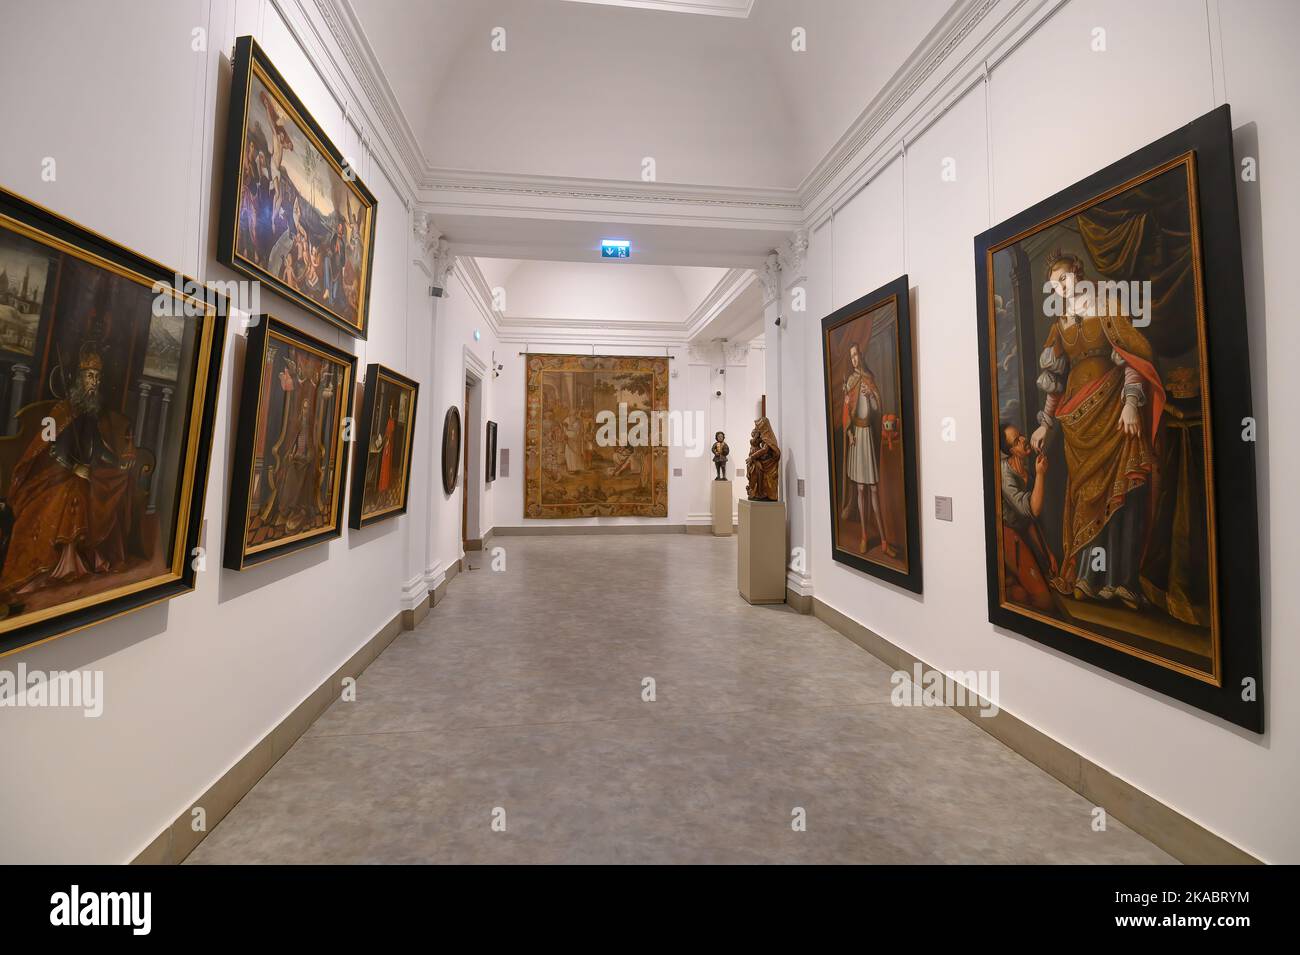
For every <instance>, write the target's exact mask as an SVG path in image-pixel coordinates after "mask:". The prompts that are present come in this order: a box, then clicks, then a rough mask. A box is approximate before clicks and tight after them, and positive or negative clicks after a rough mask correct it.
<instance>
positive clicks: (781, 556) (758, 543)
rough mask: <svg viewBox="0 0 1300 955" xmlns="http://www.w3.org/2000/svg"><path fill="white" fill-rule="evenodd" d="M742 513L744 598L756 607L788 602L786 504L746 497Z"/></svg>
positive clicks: (740, 551)
mask: <svg viewBox="0 0 1300 955" xmlns="http://www.w3.org/2000/svg"><path fill="white" fill-rule="evenodd" d="M727 483H730V482H727ZM738 514H739V522H738V524H739V534H738V537H739V539H738V541H737V551H738V554H737V557H736V568H737V577H738V581H739V584H740V596H742V597H744V598H745V599H746V600H747V601H749V602H750V603H752V604H779V603H785V504H783V503H782V502H780V501H751V500H749V499H748V498H744V499H743V500H741V502H740V506H739V508H738Z"/></svg>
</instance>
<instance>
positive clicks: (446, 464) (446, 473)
mask: <svg viewBox="0 0 1300 955" xmlns="http://www.w3.org/2000/svg"><path fill="white" fill-rule="evenodd" d="M463 440H464V433H463V430H462V428H461V424H460V408H458V407H456V406H455V405H452V406H451V407H450V408H448V409H447V413H446V414H445V415H444V416H443V419H442V490H443V493H445V494H447V495H450V494H452V492H454V491H455V490H456V479H457V478H458V477H459V476H460V448H461V441H463Z"/></svg>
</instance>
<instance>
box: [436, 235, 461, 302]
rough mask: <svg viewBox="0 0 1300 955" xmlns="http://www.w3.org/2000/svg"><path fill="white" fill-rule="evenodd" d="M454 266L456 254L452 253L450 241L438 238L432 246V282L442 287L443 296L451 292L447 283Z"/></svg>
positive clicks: (445, 296)
mask: <svg viewBox="0 0 1300 955" xmlns="http://www.w3.org/2000/svg"><path fill="white" fill-rule="evenodd" d="M455 267H456V256H455V255H453V254H452V251H451V243H450V242H448V241H447V240H446V239H439V240H438V244H437V245H436V246H435V247H434V255H433V283H434V284H435V285H437V286H438V287H439V288H440V289H442V297H443V298H447V297H448V296H449V295H450V294H451V288H450V286H449V285H448V284H447V283H448V282H450V281H451V272H452V269H454V268H455Z"/></svg>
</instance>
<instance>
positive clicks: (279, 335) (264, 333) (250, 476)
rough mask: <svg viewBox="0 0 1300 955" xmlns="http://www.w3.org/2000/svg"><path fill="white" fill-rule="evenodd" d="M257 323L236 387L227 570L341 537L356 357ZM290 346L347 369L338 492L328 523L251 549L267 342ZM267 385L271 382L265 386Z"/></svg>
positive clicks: (342, 385)
mask: <svg viewBox="0 0 1300 955" xmlns="http://www.w3.org/2000/svg"><path fill="white" fill-rule="evenodd" d="M254 321H255V324H253V326H252V327H251V328H250V329H249V331H248V341H247V346H246V351H245V354H244V378H243V382H242V384H241V387H240V396H239V417H238V423H237V425H236V431H235V440H234V465H233V471H232V476H231V480H230V501H229V504H228V506H227V510H226V539H225V548H224V550H223V553H222V565H223V566H224V567H225V568H226V569H227V570H246V569H247V568H249V567H254V566H256V565H259V564H263V563H266V562H267V561H270V560H275V559H276V558H278V557H284V556H286V555H288V554H292V553H296V552H297V551H300V550H303V549H304V548H307V547H314V546H315V545H317V544H321V543H324V542H326V541H330V540H334V539H335V538H338V537H341V536H342V535H343V501H344V497H345V495H346V494H347V483H348V480H347V479H348V460H347V453H348V446H349V445H350V444H351V442H350V441H345V440H344V435H345V433H346V431H347V419H348V416H349V415H351V413H352V396H353V390H354V385H355V382H356V373H357V359H356V356H355V355H352V354H350V353H349V352H345V351H343V350H342V349H340V348H336V347H335V346H333V345H331V344H329V343H328V342H323V341H321V340H320V339H319V338H315V337H313V336H311V335H308V334H307V333H306V332H302V331H299V330H298V329H296V328H294V327H293V326H292V325H289V324H287V323H286V322H282V321H280V320H279V319H276V318H273V317H271V316H270V315H258V316H255V319H254ZM272 335H273V336H275V338H276V340H278V341H282V342H286V343H289V344H292V345H294V346H298V347H303V348H307V349H311V350H313V351H315V352H318V353H320V354H321V355H323V356H324V357H325V358H327V359H329V360H331V361H333V362H336V363H337V364H339V365H340V366H342V367H343V369H344V370H345V372H346V379H347V380H346V381H343V382H336V383H335V388H336V389H337V401H338V431H337V434H336V435H335V436H334V445H333V446H334V456H335V460H336V462H337V464H336V478H335V480H336V481H337V491H336V493H335V495H334V501H333V502H332V503H331V505H330V508H329V511H330V522H329V524H328V525H327V526H325V527H322V528H321V529H320V530H319V531H316V532H314V533H311V534H306V535H302V536H299V537H295V538H294V539H292V540H286V541H285V542H284V543H281V544H277V545H272V546H267V547H261V546H260V545H258V547H257V548H256V549H251V548H250V547H249V546H248V543H247V536H248V534H247V528H248V516H249V511H250V501H251V495H250V489H253V488H255V487H256V485H255V479H254V468H255V467H259V466H261V462H259V461H258V454H257V448H256V441H257V427H258V417H259V414H260V411H261V404H262V402H261V390H262V387H263V384H264V381H263V377H264V376H263V371H264V368H265V356H266V344H267V337H268V336H272ZM268 387H269V388H270V389H274V388H275V387H276V384H275V383H270V384H269V385H268ZM267 443H268V445H269V444H270V438H269V437H268V438H267Z"/></svg>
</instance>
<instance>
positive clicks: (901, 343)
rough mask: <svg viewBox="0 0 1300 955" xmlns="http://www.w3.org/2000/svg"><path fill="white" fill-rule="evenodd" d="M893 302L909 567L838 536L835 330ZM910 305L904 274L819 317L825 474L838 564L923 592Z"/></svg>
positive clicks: (915, 591) (908, 290) (833, 553)
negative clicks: (859, 550) (855, 548)
mask: <svg viewBox="0 0 1300 955" xmlns="http://www.w3.org/2000/svg"><path fill="white" fill-rule="evenodd" d="M891 301H892V302H893V303H894V304H895V314H896V316H897V318H896V323H897V329H898V335H897V341H898V346H897V356H896V357H897V383H898V400H899V407H900V418H901V420H900V422H899V426H900V435H899V437H900V438H901V443H902V451H903V494H904V503H903V512H904V524H905V529H906V530H905V532H906V534H907V544H906V554H907V561H906V569H905V570H900V569H896V568H893V567H889V566H886V565H885V564H882V563H880V562H879V561H875V560H870V559H868V558H867V557H865V556H862V555H860V554H855V553H853V552H852V551H850V550H848V549H846V548H844V547H841V546H840V541H839V533H838V527H839V520H838V514H837V505H838V501H839V497H840V495H839V494H837V493H836V490H837V489H836V482H837V475H838V473H839V471H838V468H837V465H836V453H835V452H836V449H837V440H836V433H837V429H836V427H835V414H836V408H837V396H836V393H835V386H834V382H832V380H831V366H832V362H833V356H832V355H831V349H830V335H831V332H832V330H834V329H836V328H839V327H840V326H842V325H845V324H847V323H849V322H853V321H855V320H857V319H859V318H861V317H863V316H864V315H866V314H867V313H869V312H873V311H875V310H877V309H879V308H881V307H883V306H886V305H888V304H889V303H890V302H891ZM912 338H913V336H912V309H911V303H910V286H909V282H908V277H907V275H906V274H904V275H900V276H899V277H898V278H896V279H894V280H893V281H891V282H887V283H885V284H884V285H882V286H881V287H880V288H878V289H876V290H874V291H872V292H869V293H867V294H866V295H863V296H862V297H861V298H859V299H857V300H856V301H853V302H850V303H849V304H848V305H845V306H844V307H843V308H839V309H836V310H835V311H834V312H832V313H831V314H830V315H827V316H826V317H825V318H823V319H822V322H821V351H822V379H823V381H822V383H823V386H824V389H825V392H824V393H825V404H824V407H823V411H824V413H825V417H826V473H827V476H828V480H829V484H830V487H829V492H830V493H829V498H828V500H829V503H830V516H831V557H832V558H833V559H834V560H835V561H836V562H838V563H841V564H845V565H847V566H849V567H852V568H854V569H855V570H860V571H862V572H863V573H866V574H870V575H871V576H873V577H877V578H879V579H880V580H884V581H887V582H889V583H891V584H894V585H895V586H898V587H902V588H903V589H904V590H909V591H911V592H912V593H915V594H919V593H921V592H922V589H923V583H922V580H923V573H922V558H921V520H920V501H919V500H918V499H917V493H918V491H919V487H918V484H917V479H916V475H917V445H916V376H915V362H914V358H913V350H912Z"/></svg>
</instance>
